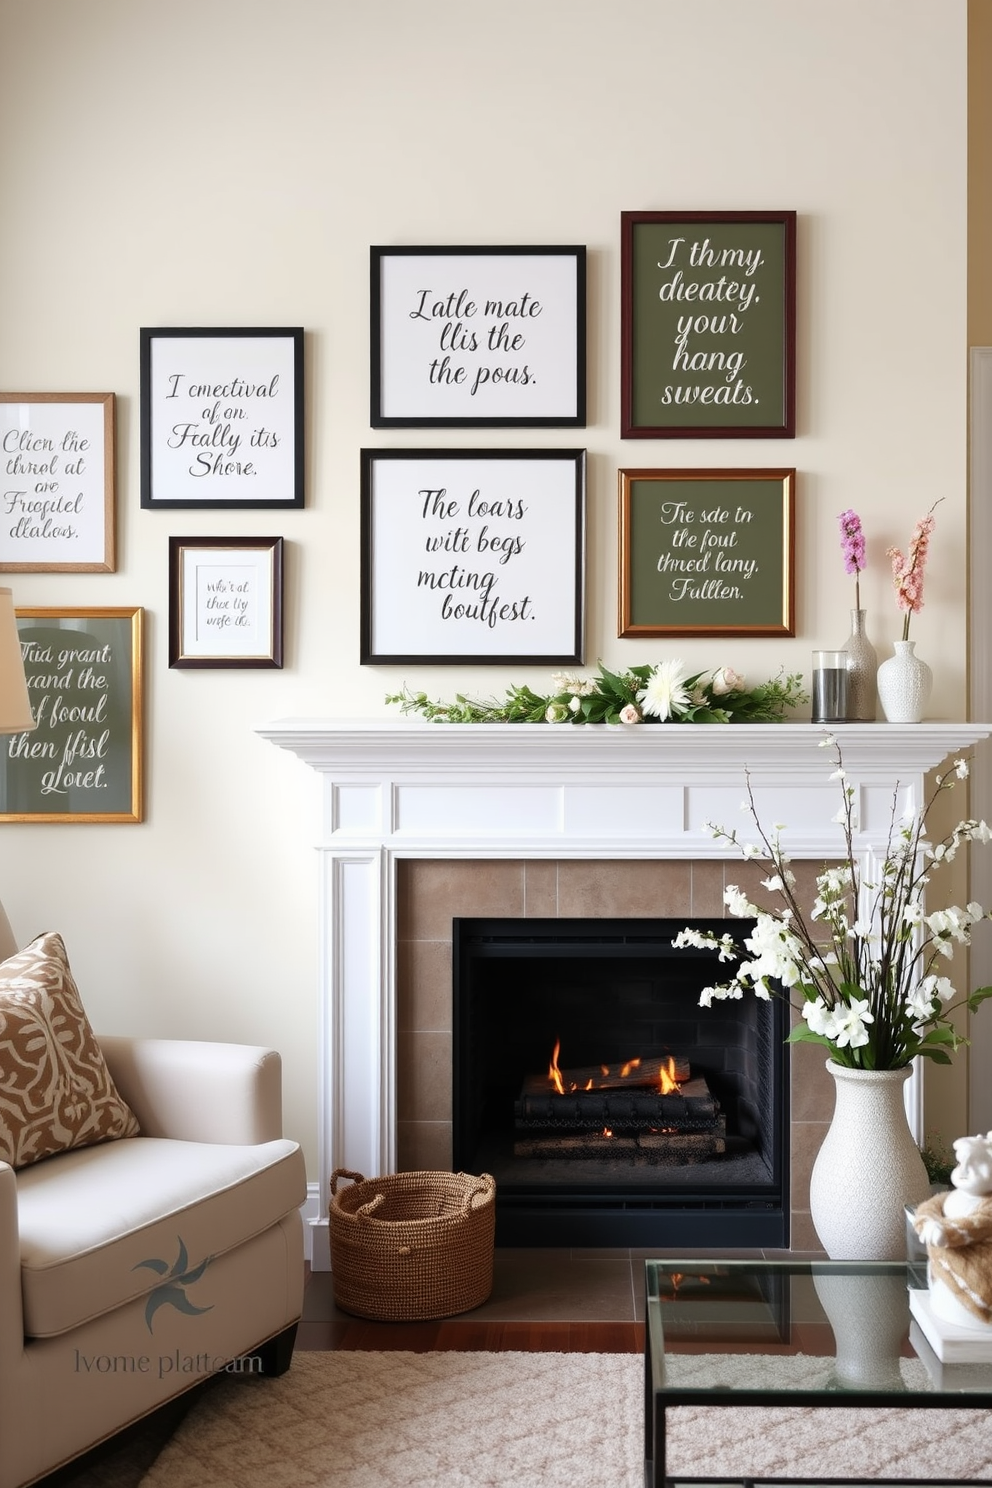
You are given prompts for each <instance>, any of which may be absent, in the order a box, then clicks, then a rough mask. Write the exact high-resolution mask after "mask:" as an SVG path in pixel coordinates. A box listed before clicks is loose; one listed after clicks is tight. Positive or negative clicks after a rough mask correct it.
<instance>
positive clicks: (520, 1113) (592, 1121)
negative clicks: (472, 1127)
mask: <svg viewBox="0 0 992 1488" xmlns="http://www.w3.org/2000/svg"><path fill="white" fill-rule="evenodd" d="M529 1085H530V1081H527V1082H526V1083H525V1085H524V1091H523V1093H522V1094H521V1097H520V1099H519V1100H516V1101H514V1103H513V1114H514V1118H515V1120H516V1124H517V1126H523V1127H526V1126H541V1125H547V1124H553V1125H555V1126H560V1125H562V1124H563V1123H567V1124H568V1125H572V1126H575V1125H578V1126H580V1127H584V1126H597V1125H598V1126H611V1125H612V1124H613V1123H614V1122H623V1123H625V1124H627V1125H629V1124H630V1123H636V1124H637V1125H639V1126H679V1127H685V1128H688V1129H690V1130H691V1129H692V1128H693V1127H705V1128H708V1127H709V1126H710V1125H711V1124H712V1122H713V1121H714V1119H715V1118H716V1115H717V1113H718V1111H719V1105H718V1103H717V1101H716V1100H715V1099H714V1097H713V1096H712V1095H711V1094H710V1091H709V1087H708V1086H707V1084H706V1081H705V1080H702V1079H696V1080H690V1081H688V1082H687V1084H686V1085H685V1086H683V1087H682V1091H681V1093H680V1094H678V1095H654V1094H652V1093H651V1092H650V1091H647V1090H632V1091H630V1092H629V1093H628V1092H626V1091H625V1092H620V1091H602V1092H601V1091H598V1090H580V1091H577V1092H575V1093H574V1094H572V1093H569V1094H568V1095H557V1094H556V1093H555V1092H554V1091H550V1092H549V1091H548V1090H547V1089H545V1090H543V1091H541V1092H539V1093H537V1092H535V1093H533V1094H532V1093H530V1092H529V1088H528V1087H529Z"/></svg>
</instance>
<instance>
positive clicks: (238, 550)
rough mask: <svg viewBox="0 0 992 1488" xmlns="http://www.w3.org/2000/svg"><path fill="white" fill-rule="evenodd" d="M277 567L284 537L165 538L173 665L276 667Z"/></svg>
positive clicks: (278, 656)
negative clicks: (166, 543) (167, 543)
mask: <svg viewBox="0 0 992 1488" xmlns="http://www.w3.org/2000/svg"><path fill="white" fill-rule="evenodd" d="M282 572H283V540H282V538H281V537H170V538H169V665H170V667H281V666H282Z"/></svg>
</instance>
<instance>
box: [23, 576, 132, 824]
mask: <svg viewBox="0 0 992 1488" xmlns="http://www.w3.org/2000/svg"><path fill="white" fill-rule="evenodd" d="M15 614H16V617H17V620H18V621H19V622H20V621H22V620H24V621H33V620H52V621H66V620H82V621H88V622H89V621H96V620H116V621H119V622H121V625H122V627H126V629H125V630H124V634H126V635H127V636H128V638H129V642H130V653H131V654H130V688H131V697H130V710H129V711H130V727H131V740H130V750H129V761H130V764H129V771H130V782H129V791H128V794H129V797H130V808H129V809H126V810H116V811H87V810H84V811H24V810H21V811H0V822H140V821H142V820H143V819H144V818H143V802H144V791H143V786H144V781H143V778H142V755H143V750H142V731H143V730H142V723H143V717H144V709H143V696H142V693H143V668H142V641H143V623H142V622H143V618H144V610H142V609H141V608H136V607H132V606H113V607H104V606H96V607H84V606H58V607H43V608H33V607H32V608H23V609H21V608H18V609H17V610H16V611H15ZM25 670H26V672H27V674H28V694H29V696H30V694H31V666H30V663H29V664H28V665H27V666H26V668H25ZM73 722H75V721H70V722H69V725H68V726H69V728H70V729H71V727H72V726H73ZM19 740H20V741H25V742H24V743H22V744H18V741H19ZM47 742H49V743H51V742H52V741H47ZM45 743H46V740H45V739H44V737H43V735H42V734H41V732H40V731H36V732H34V733H24V734H12V735H10V737H9V738H7V739H5V740H4V741H3V744H4V747H5V755H6V758H5V759H4V760H3V761H2V762H0V769H3V770H4V771H5V770H6V764H7V761H8V760H9V759H10V757H11V751H12V750H13V749H18V750H21V749H23V750H24V751H25V754H26V757H28V758H32V756H31V755H30V753H29V751H31V750H32V748H34V749H37V748H38V746H39V745H44V744H45ZM56 757H57V756H56V755H54V754H42V755H38V754H35V755H34V756H33V758H35V759H46V758H47V759H54V758H56ZM80 757H81V758H84V759H86V758H92V756H80ZM72 758H75V756H73V757H72ZM70 762H71V760H70ZM63 763H65V756H64V752H63ZM79 788H80V789H85V788H86V787H85V786H81V787H79ZM0 799H4V800H5V799H6V780H5V779H4V781H3V784H2V787H0Z"/></svg>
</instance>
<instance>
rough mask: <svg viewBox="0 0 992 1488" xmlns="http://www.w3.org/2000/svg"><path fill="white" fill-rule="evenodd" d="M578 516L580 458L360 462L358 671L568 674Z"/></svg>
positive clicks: (579, 454)
mask: <svg viewBox="0 0 992 1488" xmlns="http://www.w3.org/2000/svg"><path fill="white" fill-rule="evenodd" d="M584 509H585V451H584V450H548V449H533V450H493V449H483V450H457V451H456V450H410V449H407V450H399V449H375V450H363V451H362V519H361V562H362V613H361V661H362V663H363V664H368V663H373V662H420V663H442V662H455V661H457V662H478V663H489V662H492V663H494V664H495V663H498V662H508V661H524V662H528V663H534V664H546V663H558V662H563V663H564V662H580V661H581V660H582V625H583V619H582V615H583V583H584V547H583V543H584V538H583V533H584Z"/></svg>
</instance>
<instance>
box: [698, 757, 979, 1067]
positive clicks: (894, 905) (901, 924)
mask: <svg viewBox="0 0 992 1488" xmlns="http://www.w3.org/2000/svg"><path fill="white" fill-rule="evenodd" d="M823 745H824V746H825V747H830V748H833V750H834V753H835V757H836V769H835V770H834V772H833V774H832V775H831V777H830V778H831V779H832V780H837V781H839V782H840V786H841V797H842V804H841V807H840V809H839V810H838V812H837V814H836V816H835V818H834V820H835V821H837V823H838V824H839V825H840V826H841V828H842V830H843V834H844V844H845V850H844V854H843V860H842V861H841V862H840V863H839V864H838V865H837V866H832V867H827V868H824V870H823V872H822V873H821V874H820V875H819V876H818V877H817V880H816V886H817V897H816V899H815V901H814V903H813V906H812V908H811V910H810V911H809V914H808V915H807V914H806V913H805V912H804V910H803V908H802V906H801V905H800V903H799V901H798V899H797V897H796V892H795V890H796V879H795V875H794V874H793V872H792V869H791V867H790V861H791V860H790V857H789V854H788V853H787V852H786V851H785V849H784V848H783V845H782V835H781V834H782V832H783V831H784V830H785V828H784V826H782V825H781V824H776V825H775V826H773V828H772V829H771V831H770V832H766V831H765V829H764V828H763V827H762V825H761V822H760V820H759V817H758V812H757V807H756V803H755V799H754V793H753V791H752V788H751V778H750V775H749V773H748V772H747V771H745V778H746V781H747V800H746V801H745V802H744V803H743V809H744V810H746V811H747V812H748V813H749V815H750V816H751V819H752V821H753V822H754V825H755V828H756V829H757V834H758V839H759V842H760V844H761V845H760V846H758V844H756V843H753V842H742V841H741V840H740V838H739V837H738V834H737V832H736V831H727V830H726V828H724V827H720V826H716V825H714V824H713V823H707V826H706V830H708V831H709V833H710V835H711V836H713V837H714V838H715V839H717V840H718V841H723V842H726V843H728V844H729V845H730V846H732V847H734V848H735V849H736V850H737V851H739V852H740V853H741V855H742V857H744V858H745V859H748V860H752V861H755V862H758V863H761V864H762V865H763V866H764V867H765V868H766V869H767V870H768V877H766V878H765V879H764V880H763V887H764V888H766V889H768V890H769V892H771V893H774V894H779V895H781V896H782V899H783V900H784V907H783V908H780V909H775V910H771V911H769V910H765V909H761V908H759V907H758V906H757V905H754V904H752V903H751V902H750V901H749V900H748V898H747V896H746V895H745V894H743V893H742V892H741V890H740V889H739V888H737V886H736V885H728V887H727V888H726V889H725V891H724V902H725V904H726V905H727V907H728V908H729V910H730V912H731V914H732V915H735V916H736V917H738V918H741V919H753V920H754V921H755V925H754V928H753V930H751V931H750V933H749V934H748V935H747V936H745V938H744V942H743V944H744V948H745V950H746V951H748V952H750V955H751V958H752V959H750V960H745V959H743V958H742V953H741V951H740V948H739V946H738V944H737V942H735V940H734V938H733V937H732V936H731V935H729V934H726V933H725V934H723V935H721V936H717V935H715V934H712V933H710V932H705V931H698V930H694V929H690V928H686V929H684V930H682V931H680V932H679V934H678V935H677V936H676V938H675V941H674V944H675V945H676V946H679V947H697V948H700V949H708V950H716V951H717V952H718V954H719V959H720V960H721V961H728V960H735V959H736V960H739V961H740V965H739V966H738V968H737V970H736V972H735V973H734V975H733V976H732V977H731V978H730V980H729V981H728V982H726V983H724V984H722V985H720V986H712V987H706V988H704V990H703V992H702V994H701V996H700V1003H701V1004H702V1005H703V1006H705V1007H709V1006H711V1005H712V1003H713V1001H714V1000H717V999H722V998H726V997H734V998H737V997H741V996H743V995H744V992H745V991H751V992H753V993H754V994H755V995H756V996H757V997H763V998H768V997H771V996H773V995H779V994H782V993H783V991H784V993H785V995H787V996H789V995H792V994H798V997H799V1000H798V1002H797V1003H796V1004H795V1005H796V1006H797V1007H798V1008H799V1010H800V1011H801V1012H802V1016H803V1022H802V1023H798V1024H797V1025H796V1027H795V1028H794V1029H793V1030H792V1032H791V1034H790V1035H789V1037H790V1041H792V1042H797V1041H800V1040H809V1041H812V1042H815V1043H820V1044H825V1045H827V1046H828V1047H829V1049H830V1050H831V1053H832V1056H833V1057H834V1058H835V1059H836V1060H838V1062H839V1063H841V1064H846V1065H849V1066H852V1067H854V1068H859V1069H899V1068H902V1067H903V1066H904V1065H906V1064H908V1063H909V1062H910V1060H912V1059H913V1058H915V1057H917V1056H923V1057H926V1058H929V1059H933V1060H936V1061H938V1062H939V1063H944V1064H946V1063H949V1058H950V1056H949V1052H948V1051H949V1050H950V1051H953V1050H954V1049H956V1048H957V1047H958V1046H959V1045H960V1044H962V1043H967V1040H966V1039H963V1038H962V1037H961V1035H960V1034H959V1033H958V1032H957V1030H956V1028H955V1027H954V1024H953V1022H952V1016H951V1015H952V1014H953V1013H954V1012H956V1011H957V1010H958V1009H959V1008H961V1007H965V1006H966V1007H968V1008H970V1009H971V1010H972V1011H974V1009H975V1008H977V1007H978V1006H979V1005H980V1004H981V1003H982V1002H983V1001H984V1000H985V998H986V997H989V996H992V987H982V988H980V989H979V990H978V991H976V992H973V993H971V994H970V995H969V996H967V997H963V998H961V999H959V1000H958V1001H956V1002H955V1001H954V998H955V997H956V995H957V994H956V992H955V989H954V987H953V986H952V984H951V982H950V980H949V978H948V977H946V976H943V975H940V974H939V968H940V964H941V961H942V960H944V959H947V960H949V959H950V958H951V957H953V955H954V951H955V948H956V947H957V946H958V945H962V946H967V945H970V944H971V929H972V926H973V925H975V924H976V923H977V922H978V921H980V920H983V919H988V918H992V915H990V912H989V911H987V910H985V909H983V908H982V906H981V905H980V904H978V903H974V902H973V903H969V904H968V905H967V906H966V907H965V908H963V909H962V908H961V907H960V906H958V905H950V906H949V907H948V908H946V909H939V910H934V911H932V912H931V913H929V914H928V913H926V912H925V910H924V893H925V890H926V887H927V885H928V884H929V882H930V873H929V869H930V868H931V867H932V866H933V865H934V864H942V863H949V862H951V861H953V859H954V858H955V856H956V855H957V853H958V852H959V851H960V849H961V848H962V847H963V846H964V845H965V844H967V843H971V842H981V843H987V842H988V841H989V840H990V838H992V831H990V829H989V827H988V826H987V824H986V823H985V822H984V821H981V822H979V821H974V820H970V819H969V820H966V821H960V822H959V823H958V824H957V826H956V827H955V828H954V829H953V830H952V831H951V832H949V833H948V834H947V836H946V837H944V838H943V840H942V841H940V842H939V843H937V844H936V846H934V845H932V844H931V843H929V842H928V841H927V837H926V825H927V819H928V817H929V814H930V811H931V809H932V807H933V805H934V802H935V801H936V799H937V797H938V796H939V795H940V794H941V793H942V792H943V791H945V790H949V789H952V788H953V786H954V785H955V783H956V781H958V780H964V779H967V777H968V765H967V762H966V761H965V760H963V759H960V760H957V761H956V762H955V765H954V770H953V772H948V773H947V774H945V775H939V776H937V780H936V786H935V789H934V792H933V794H932V796H931V797H930V799H929V800H928V801H927V802H926V803H925V805H924V807H923V809H922V810H921V811H919V812H917V813H916V814H915V815H914V816H913V817H912V818H910V819H908V820H905V819H904V820H902V821H898V820H897V813H898V799H897V795H894V797H893V805H892V813H891V817H890V821H889V831H888V837H887V842H886V851H885V856H884V859H883V861H882V864H881V872H880V874H879V881H878V882H877V883H868V882H866V881H864V880H863V876H862V873H861V867H860V863H859V860H858V856H857V854H856V852H855V847H854V837H855V832H856V826H857V824H856V792H855V789H854V787H853V785H852V784H851V783H850V781H849V780H848V777H847V772H846V771H845V769H844V761H843V756H842V753H841V749H840V746H839V745H838V744H837V741H836V739H835V738H833V737H832V736H828V737H827V738H826V739H825V740H824V741H823ZM821 927H822V933H821Z"/></svg>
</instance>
